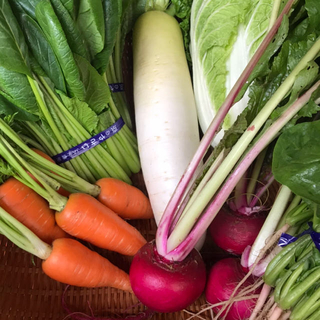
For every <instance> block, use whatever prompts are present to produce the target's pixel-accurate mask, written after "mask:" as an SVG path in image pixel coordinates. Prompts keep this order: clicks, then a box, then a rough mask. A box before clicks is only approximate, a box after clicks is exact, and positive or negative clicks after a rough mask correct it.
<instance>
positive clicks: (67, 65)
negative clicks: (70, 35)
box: [36, 0, 85, 100]
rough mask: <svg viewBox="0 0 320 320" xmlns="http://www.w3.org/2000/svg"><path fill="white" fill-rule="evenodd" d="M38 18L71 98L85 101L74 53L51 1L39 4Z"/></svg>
mask: <svg viewBox="0 0 320 320" xmlns="http://www.w3.org/2000/svg"><path fill="white" fill-rule="evenodd" d="M36 17H37V21H38V23H39V25H40V27H41V29H42V31H43V33H44V34H45V36H46V38H47V40H48V42H49V43H50V45H51V47H52V49H53V51H54V53H55V55H56V57H57V59H58V61H59V63H60V66H61V69H62V72H63V75H64V78H65V81H66V84H67V89H68V92H69V93H70V95H71V96H74V97H77V98H78V99H80V100H84V97H85V90H84V86H83V83H82V82H81V80H80V74H79V70H78V68H77V65H76V63H75V61H74V58H73V53H72V51H71V49H70V47H69V44H68V41H67V38H66V35H65V33H64V31H63V29H62V26H61V24H60V22H59V19H58V17H57V16H56V14H55V12H54V9H53V7H52V6H51V4H50V2H49V1H47V0H42V1H40V2H39V3H38V5H37V7H36Z"/></svg>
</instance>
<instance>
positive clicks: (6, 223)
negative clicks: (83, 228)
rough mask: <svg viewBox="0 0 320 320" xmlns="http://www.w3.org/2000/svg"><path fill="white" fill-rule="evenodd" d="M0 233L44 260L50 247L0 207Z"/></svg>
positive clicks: (50, 249)
mask: <svg viewBox="0 0 320 320" xmlns="http://www.w3.org/2000/svg"><path fill="white" fill-rule="evenodd" d="M0 233H1V234H3V235H4V236H5V237H7V238H8V239H9V240H10V241H12V242H13V243H14V244H16V245H17V246H18V247H19V248H21V249H22V250H25V251H27V252H29V253H31V254H33V255H35V256H37V257H38V258H40V259H42V260H46V259H47V258H48V257H49V256H50V254H51V251H52V247H51V246H50V245H48V244H47V243H45V242H44V241H42V240H40V239H39V238H38V237H37V236H36V235H35V234H34V233H33V232H31V231H30V230H29V229H28V228H27V227H25V226H24V225H23V224H22V223H20V222H19V221H18V220H16V219H15V218H13V217H12V216H11V215H10V214H9V213H7V212H6V211H5V210H4V209H2V208H1V207H0Z"/></svg>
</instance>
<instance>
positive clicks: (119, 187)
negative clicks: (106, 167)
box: [96, 178, 153, 219]
mask: <svg viewBox="0 0 320 320" xmlns="http://www.w3.org/2000/svg"><path fill="white" fill-rule="evenodd" d="M96 185H98V186H99V187H100V188H101V189H100V194H99V195H98V200H99V201H100V202H101V203H103V204H104V205H106V206H107V207H108V208H110V209H111V210H112V211H114V212H115V213H117V214H118V215H119V216H120V217H122V218H124V219H150V218H152V217H153V212H152V208H151V204H150V201H149V199H148V198H147V197H146V196H145V195H144V193H143V192H142V191H141V190H139V189H138V188H136V187H134V186H132V185H129V184H127V183H126V182H123V181H121V180H119V179H114V178H103V179H100V180H98V181H97V182H96Z"/></svg>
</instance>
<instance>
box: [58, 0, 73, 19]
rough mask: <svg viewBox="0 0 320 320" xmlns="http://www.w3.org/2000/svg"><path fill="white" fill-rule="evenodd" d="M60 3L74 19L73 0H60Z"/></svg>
mask: <svg viewBox="0 0 320 320" xmlns="http://www.w3.org/2000/svg"><path fill="white" fill-rule="evenodd" d="M61 3H62V4H63V5H64V7H65V8H66V9H67V10H68V12H69V14H70V16H71V17H72V18H73V19H74V18H75V13H76V6H75V1H74V0H61Z"/></svg>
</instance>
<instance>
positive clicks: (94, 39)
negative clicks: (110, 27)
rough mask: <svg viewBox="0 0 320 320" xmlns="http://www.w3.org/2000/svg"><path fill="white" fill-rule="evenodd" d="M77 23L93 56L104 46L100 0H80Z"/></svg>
mask: <svg viewBox="0 0 320 320" xmlns="http://www.w3.org/2000/svg"><path fill="white" fill-rule="evenodd" d="M111 2H112V1H111ZM77 24H78V26H79V29H80V30H81V32H82V34H83V35H84V38H85V41H86V42H87V45H88V48H89V51H90V54H91V57H92V58H93V57H94V56H95V55H96V54H97V53H99V52H100V51H102V49H103V47H104V37H105V30H104V16H103V7H102V3H101V1H97V0H82V1H81V2H80V5H79V10H78V16H77Z"/></svg>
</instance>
